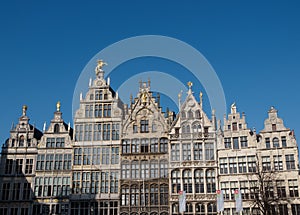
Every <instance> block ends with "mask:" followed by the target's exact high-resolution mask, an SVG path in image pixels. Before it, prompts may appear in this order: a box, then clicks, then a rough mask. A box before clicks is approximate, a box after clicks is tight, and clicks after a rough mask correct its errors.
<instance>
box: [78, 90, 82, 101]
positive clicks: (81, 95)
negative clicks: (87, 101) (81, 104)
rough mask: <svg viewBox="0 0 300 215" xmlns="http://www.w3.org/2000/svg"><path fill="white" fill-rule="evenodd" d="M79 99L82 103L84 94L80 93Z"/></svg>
mask: <svg viewBox="0 0 300 215" xmlns="http://www.w3.org/2000/svg"><path fill="white" fill-rule="evenodd" d="M79 98H80V101H82V92H81V93H80V96H79Z"/></svg>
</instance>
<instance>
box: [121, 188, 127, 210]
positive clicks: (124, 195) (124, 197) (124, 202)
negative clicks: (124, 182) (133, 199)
mask: <svg viewBox="0 0 300 215" xmlns="http://www.w3.org/2000/svg"><path fill="white" fill-rule="evenodd" d="M121 205H123V206H124V205H125V206H126V205H129V187H128V186H122V188H121Z"/></svg>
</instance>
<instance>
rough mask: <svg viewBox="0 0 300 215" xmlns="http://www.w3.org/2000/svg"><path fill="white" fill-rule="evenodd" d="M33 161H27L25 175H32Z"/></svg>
mask: <svg viewBox="0 0 300 215" xmlns="http://www.w3.org/2000/svg"><path fill="white" fill-rule="evenodd" d="M32 168H33V159H26V166H25V174H32Z"/></svg>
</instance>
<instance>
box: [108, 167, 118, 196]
mask: <svg viewBox="0 0 300 215" xmlns="http://www.w3.org/2000/svg"><path fill="white" fill-rule="evenodd" d="M118 181H119V173H118V172H111V173H110V192H111V193H118Z"/></svg>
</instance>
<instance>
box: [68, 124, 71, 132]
mask: <svg viewBox="0 0 300 215" xmlns="http://www.w3.org/2000/svg"><path fill="white" fill-rule="evenodd" d="M70 129H71V123H70V122H69V123H68V132H70Z"/></svg>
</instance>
